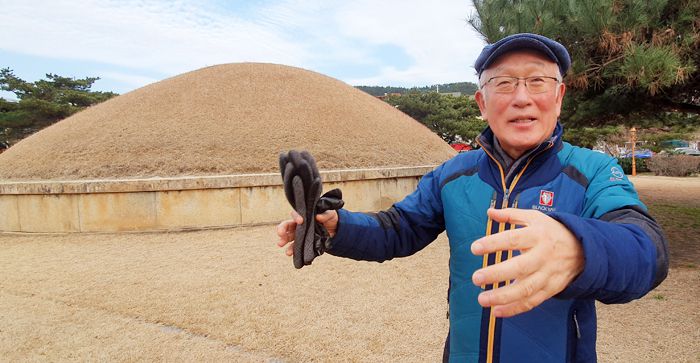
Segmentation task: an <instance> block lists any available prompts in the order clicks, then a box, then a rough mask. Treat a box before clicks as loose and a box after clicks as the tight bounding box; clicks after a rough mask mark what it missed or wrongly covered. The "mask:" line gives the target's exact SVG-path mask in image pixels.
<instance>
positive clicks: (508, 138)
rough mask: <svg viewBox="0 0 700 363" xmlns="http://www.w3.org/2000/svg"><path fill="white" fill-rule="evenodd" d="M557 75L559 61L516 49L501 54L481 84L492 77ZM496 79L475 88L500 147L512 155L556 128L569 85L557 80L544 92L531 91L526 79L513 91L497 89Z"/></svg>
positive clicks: (539, 141)
mask: <svg viewBox="0 0 700 363" xmlns="http://www.w3.org/2000/svg"><path fill="white" fill-rule="evenodd" d="M498 76H511V77H532V76H546V77H558V76H559V72H558V67H557V64H556V63H554V62H552V61H551V60H549V59H548V58H546V57H545V56H543V55H540V54H539V53H537V52H532V51H513V52H510V53H506V54H505V55H503V56H501V57H500V58H498V59H497V60H496V62H494V63H493V64H491V65H490V66H489V68H488V69H486V70H485V71H484V72H483V73H482V77H481V80H480V82H482V84H483V83H484V82H486V81H488V80H489V79H490V78H491V77H498ZM493 86H494V85H493V82H491V83H489V84H486V85H485V86H484V87H482V88H481V89H479V90H478V91H477V92H476V95H475V98H476V102H477V103H478V104H479V109H480V110H481V116H482V117H483V118H484V119H485V120H487V121H488V124H489V126H490V127H491V130H493V133H494V134H495V135H496V137H497V138H498V141H499V143H500V144H501V147H502V148H503V150H504V151H505V152H507V153H508V155H510V156H511V157H512V158H518V157H520V156H521V155H522V154H523V153H524V152H526V151H527V150H529V149H532V148H533V147H536V146H537V145H539V144H541V143H542V142H543V141H544V140H546V139H547V138H549V136H550V135H551V134H552V132H553V131H554V127H555V126H556V124H557V119H558V118H559V113H560V112H561V101H562V99H563V98H564V92H565V91H566V86H565V85H564V84H563V83H557V84H555V85H554V86H553V87H552V88H551V90H549V91H547V92H545V93H537V94H531V93H530V92H528V90H527V89H526V87H525V82H524V81H522V80H521V81H519V83H518V85H517V87H516V88H515V91H513V92H512V93H497V92H495V89H494V87H493Z"/></svg>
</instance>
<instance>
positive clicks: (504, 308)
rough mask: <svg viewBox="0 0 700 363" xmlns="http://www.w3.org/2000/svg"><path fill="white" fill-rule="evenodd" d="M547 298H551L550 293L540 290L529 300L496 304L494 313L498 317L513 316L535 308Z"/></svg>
mask: <svg viewBox="0 0 700 363" xmlns="http://www.w3.org/2000/svg"><path fill="white" fill-rule="evenodd" d="M547 299H549V294H547V293H546V292H544V291H539V292H537V293H535V295H533V296H532V297H531V298H530V299H528V300H524V301H517V302H514V303H511V304H507V305H500V306H494V307H493V315H494V316H496V317H497V318H509V317H511V316H515V315H518V314H522V313H525V312H528V311H530V310H532V309H534V308H535V307H536V306H539V305H540V304H542V303H543V302H544V301H545V300H547Z"/></svg>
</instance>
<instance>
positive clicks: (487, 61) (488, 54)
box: [474, 33, 571, 77]
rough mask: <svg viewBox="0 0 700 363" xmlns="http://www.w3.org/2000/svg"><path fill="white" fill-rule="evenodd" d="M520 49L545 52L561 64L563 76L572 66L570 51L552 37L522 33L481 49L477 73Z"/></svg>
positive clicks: (475, 67) (548, 56)
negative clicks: (505, 55) (499, 58)
mask: <svg viewBox="0 0 700 363" xmlns="http://www.w3.org/2000/svg"><path fill="white" fill-rule="evenodd" d="M519 49H529V50H534V51H537V52H540V53H542V54H544V55H545V56H546V57H547V58H549V59H551V60H552V61H553V62H554V63H556V64H557V65H558V66H559V72H561V75H562V77H563V76H564V75H565V74H566V72H567V71H568V70H569V67H571V57H570V56H569V51H567V50H566V48H565V47H564V46H563V45H561V44H560V43H559V42H556V41H554V40H552V39H549V38H547V37H545V36H542V35H539V34H531V33H520V34H513V35H509V36H507V37H505V38H503V39H501V40H499V41H497V42H495V43H493V44H488V45H486V46H485V47H484V49H482V50H481V54H479V58H477V59H476V62H475V63H474V69H476V73H477V74H478V75H479V76H481V73H482V72H483V71H484V70H485V69H486V68H488V67H489V66H490V65H491V63H493V62H494V61H495V60H496V59H497V58H498V57H500V56H502V55H504V54H506V53H508V52H512V51H514V50H519Z"/></svg>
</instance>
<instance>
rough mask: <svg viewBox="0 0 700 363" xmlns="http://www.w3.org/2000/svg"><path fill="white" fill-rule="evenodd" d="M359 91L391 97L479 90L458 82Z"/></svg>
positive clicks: (472, 85) (469, 93) (469, 83)
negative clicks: (391, 95)
mask: <svg viewBox="0 0 700 363" xmlns="http://www.w3.org/2000/svg"><path fill="white" fill-rule="evenodd" d="M356 88H357V89H360V90H362V91H364V92H367V93H369V94H371V95H372V96H384V95H390V94H392V93H400V94H404V93H409V92H418V93H428V92H436V91H440V93H453V92H461V93H462V94H463V95H473V94H474V93H475V92H476V90H477V89H478V86H477V85H476V84H474V83H471V82H457V83H445V84H438V85H434V86H423V87H413V88H405V87H392V86H386V87H384V86H356Z"/></svg>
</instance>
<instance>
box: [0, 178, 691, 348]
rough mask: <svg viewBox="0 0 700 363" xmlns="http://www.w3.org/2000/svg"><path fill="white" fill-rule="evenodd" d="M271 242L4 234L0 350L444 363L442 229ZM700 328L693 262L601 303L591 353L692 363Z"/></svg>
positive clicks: (229, 235) (227, 235)
mask: <svg viewBox="0 0 700 363" xmlns="http://www.w3.org/2000/svg"><path fill="white" fill-rule="evenodd" d="M661 182H663V183H666V182H665V181H663V180H662V181H661ZM635 183H637V182H636V181H635ZM638 185H639V186H640V188H643V187H642V186H641V184H638ZM676 189H678V188H676ZM686 190H687V189H686ZM643 191H644V190H642V192H643ZM680 192H681V191H679V193H680ZM642 194H643V195H644V193H642ZM275 240H276V238H275V234H274V230H273V226H259V227H247V228H235V229H222V230H208V231H192V232H178V233H127V234H66V235H12V234H0V356H1V357H3V359H2V360H7V361H98V360H99V361H101V360H109V361H154V360H155V361H239V362H302V361H356V362H359V361H362V362H387V361H401V362H404V361H406V362H429V361H438V360H439V359H440V356H441V353H442V343H443V339H444V337H445V335H446V332H447V328H448V325H447V320H446V319H445V312H446V301H445V294H446V289H447V274H448V269H447V263H448V258H449V256H448V254H449V251H448V245H447V240H446V237H445V236H444V235H441V236H440V237H439V238H438V240H437V241H435V242H434V243H432V244H431V245H430V246H428V247H427V248H426V249H425V250H423V251H421V252H419V253H418V254H417V255H416V256H413V257H411V258H405V259H397V260H393V261H389V262H386V263H383V264H378V263H368V262H354V261H349V260H344V259H340V258H335V257H333V256H325V255H324V256H321V257H320V258H319V259H318V260H316V261H315V262H314V264H313V265H312V266H308V267H305V268H303V269H301V270H296V269H294V268H293V266H292V261H291V259H290V258H288V257H286V256H285V255H284V253H283V251H282V250H281V249H279V248H277V247H276V246H275ZM698 327H700V268H698V267H674V268H672V269H671V271H670V274H669V277H668V278H667V279H666V281H665V282H664V283H662V284H661V286H659V287H658V288H657V289H656V290H655V291H653V292H651V293H650V294H648V295H647V296H646V297H644V298H642V299H640V300H638V301H635V302H632V303H629V304H625V305H618V306H606V305H600V306H599V330H598V354H599V360H600V361H601V362H662V361H663V362H666V361H674V362H698V361H700V347H699V345H698V342H700V329H698Z"/></svg>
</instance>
